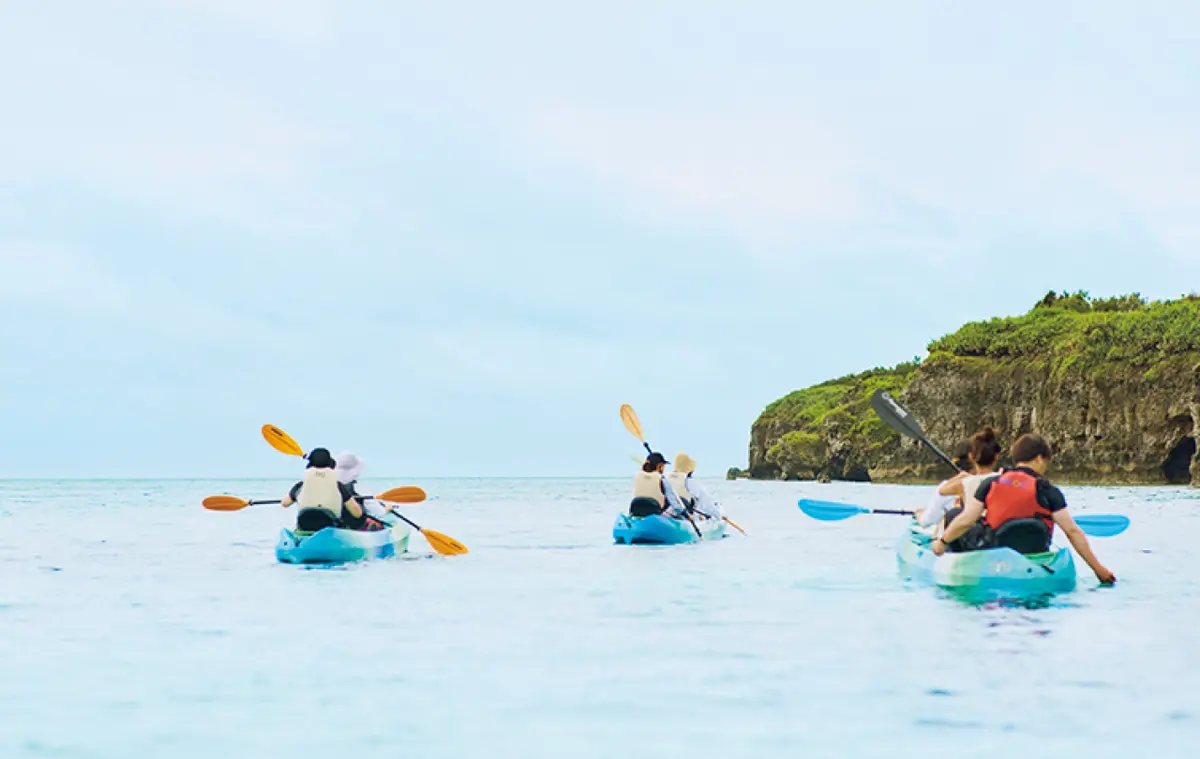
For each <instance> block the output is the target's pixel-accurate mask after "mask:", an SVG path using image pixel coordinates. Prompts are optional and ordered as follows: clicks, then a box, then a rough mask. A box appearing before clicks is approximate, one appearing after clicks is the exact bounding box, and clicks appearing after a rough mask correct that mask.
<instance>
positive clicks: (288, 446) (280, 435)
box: [262, 424, 304, 458]
mask: <svg viewBox="0 0 1200 759" xmlns="http://www.w3.org/2000/svg"><path fill="white" fill-rule="evenodd" d="M262 436H263V439H264V440H266V441H267V442H268V443H269V444H270V445H271V447H272V448H274V449H275V450H277V451H279V452H280V453H286V454H287V455H289V456H300V457H301V458H303V457H304V449H303V448H301V447H300V444H299V443H297V442H296V441H295V440H292V437H291V436H290V435H288V434H287V433H286V432H284V431H283V430H281V429H279V428H278V427H276V426H275V425H273V424H264V425H263V426H262Z"/></svg>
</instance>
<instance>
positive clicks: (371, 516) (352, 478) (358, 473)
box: [334, 451, 391, 530]
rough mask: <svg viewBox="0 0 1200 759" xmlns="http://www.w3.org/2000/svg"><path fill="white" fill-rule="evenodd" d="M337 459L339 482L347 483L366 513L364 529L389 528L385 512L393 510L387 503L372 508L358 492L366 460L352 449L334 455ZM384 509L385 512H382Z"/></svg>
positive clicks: (351, 493) (336, 468)
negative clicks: (351, 450)
mask: <svg viewBox="0 0 1200 759" xmlns="http://www.w3.org/2000/svg"><path fill="white" fill-rule="evenodd" d="M334 460H335V461H337V467H335V470H334V471H336V472H337V479H338V482H340V483H341V484H343V485H345V486H346V487H347V488H348V489H349V491H350V495H351V496H352V497H353V498H354V500H356V501H357V502H358V503H359V505H360V506H362V510H363V513H365V514H366V519H365V524H364V526H363V528H362V529H365V530H382V529H386V528H387V526H388V525H387V522H386V521H385V514H390V513H391V510H390V509H389V508H388V507H387V506H386V504H381V506H382V509H372V508H371V506H370V504H369V503H368V502H367V501H366V500H364V499H363V497H362V496H361V495H360V494H359V492H358V478H359V477H362V473H363V469H365V468H366V462H365V461H363V460H362V459H361V458H359V457H358V455H357V454H355V453H351V452H350V451H342V452H341V453H339V454H338V455H337V456H335V457H334ZM380 511H382V512H383V513H380Z"/></svg>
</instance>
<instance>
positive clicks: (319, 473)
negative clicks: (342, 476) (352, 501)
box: [296, 468, 344, 519]
mask: <svg viewBox="0 0 1200 759" xmlns="http://www.w3.org/2000/svg"><path fill="white" fill-rule="evenodd" d="M302 483H303V484H302V485H301V486H300V492H299V493H297V494H296V505H297V506H299V507H300V508H301V509H324V510H325V511H328V512H329V513H330V514H332V515H333V518H334V519H341V518H342V504H343V503H344V501H343V500H342V491H341V489H340V488H338V480H337V472H336V471H335V470H333V469H316V468H313V469H305V470H304V479H303V480H302Z"/></svg>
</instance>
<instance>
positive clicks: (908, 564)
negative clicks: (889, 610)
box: [896, 528, 1075, 597]
mask: <svg viewBox="0 0 1200 759" xmlns="http://www.w3.org/2000/svg"><path fill="white" fill-rule="evenodd" d="M929 541H930V538H929V536H928V535H927V534H925V533H923V532H921V531H920V530H918V529H915V528H910V529H909V530H908V531H907V532H906V533H905V534H904V535H903V536H901V538H900V540H899V541H898V542H897V544H896V559H897V562H898V563H899V566H900V572H901V574H902V575H904V576H905V577H908V578H909V579H912V580H916V581H918V582H924V583H928V584H931V585H938V586H940V587H943V588H951V589H955V590H962V591H969V592H972V593H975V592H978V593H981V594H983V595H987V596H1017V597H1028V596H1045V595H1053V594H1056V593H1067V592H1070V591H1072V590H1074V589H1075V560H1074V559H1073V558H1072V556H1071V551H1070V550H1068V549H1066V548H1060V549H1058V550H1054V551H1050V552H1048V553H1040V554H1030V555H1026V554H1021V553H1018V552H1017V551H1014V550H1013V549H1011V548H988V549H985V550H982V551H968V552H966V553H947V554H943V555H942V556H937V555H935V554H934V553H933V551H931V550H930V549H929Z"/></svg>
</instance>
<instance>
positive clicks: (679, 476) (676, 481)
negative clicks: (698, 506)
mask: <svg viewBox="0 0 1200 759" xmlns="http://www.w3.org/2000/svg"><path fill="white" fill-rule="evenodd" d="M687 481H688V476H687V474H686V473H684V472H679V471H675V472H671V473H670V474H668V475H667V483H668V484H670V486H671V489H672V490H674V491H675V495H677V496H679V500H681V501H683V505H684V506H692V507H695V500H696V497H695V496H693V495H692V491H690V490H688V486H687Z"/></svg>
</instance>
